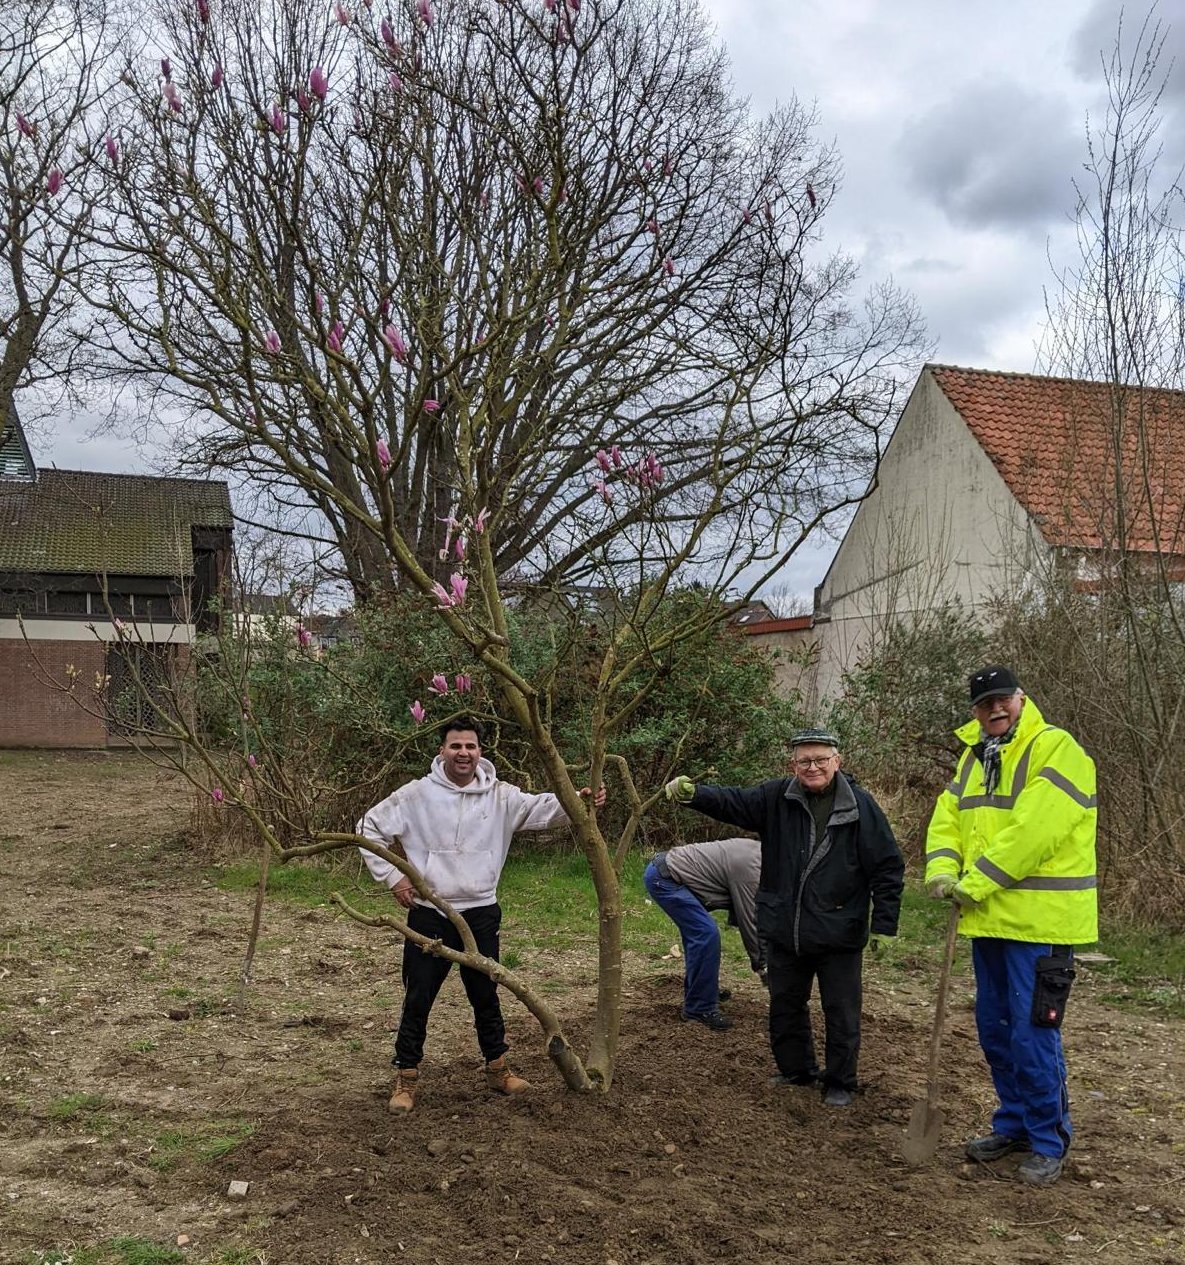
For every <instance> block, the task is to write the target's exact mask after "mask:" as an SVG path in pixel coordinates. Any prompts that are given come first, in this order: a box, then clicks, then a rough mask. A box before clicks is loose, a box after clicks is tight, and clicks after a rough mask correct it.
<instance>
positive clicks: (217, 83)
mask: <svg viewBox="0 0 1185 1265" xmlns="http://www.w3.org/2000/svg"><path fill="white" fill-rule="evenodd" d="M224 78H225V76H224V75H223V73H222V63H221V62H215V63H214V73H213V74H212V75H211V76H210V87H211V88H213V89H214V91H215V92H217V91H218V89H219V88H221V87H222V80H223V79H224Z"/></svg>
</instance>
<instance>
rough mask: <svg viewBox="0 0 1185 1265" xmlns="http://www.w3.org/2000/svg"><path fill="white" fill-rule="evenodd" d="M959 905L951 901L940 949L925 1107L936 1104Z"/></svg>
mask: <svg viewBox="0 0 1185 1265" xmlns="http://www.w3.org/2000/svg"><path fill="white" fill-rule="evenodd" d="M959 913H960V910H959V906H958V902H956V901H951V910H950V918H949V920H948V921H947V924H946V943H945V945H944V946H943V951H942V970H941V972H940V973H939V976H938V1000H937V1002H936V1004H935V1006H934V1030H933V1031H932V1032H931V1033H930V1070H929V1073H928V1079H927V1082H926V1109H927V1111H933V1110H934V1109H935V1108H936V1107H937V1106H938V1053H939V1050H940V1049H941V1047H942V1029H943V1026H944V1024H945V1023H946V999H947V996H948V995H949V993H950V973H951V967H952V965H953V964H954V960H955V943H956V941H957V939H958V935H959Z"/></svg>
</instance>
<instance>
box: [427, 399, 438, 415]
mask: <svg viewBox="0 0 1185 1265" xmlns="http://www.w3.org/2000/svg"><path fill="white" fill-rule="evenodd" d="M424 412H425V413H439V412H440V401H439V400H425V401H424Z"/></svg>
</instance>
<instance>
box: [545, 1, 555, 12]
mask: <svg viewBox="0 0 1185 1265" xmlns="http://www.w3.org/2000/svg"><path fill="white" fill-rule="evenodd" d="M543 7H544V8H545V9H546V10H547V12H548V13H554V12H555V0H543Z"/></svg>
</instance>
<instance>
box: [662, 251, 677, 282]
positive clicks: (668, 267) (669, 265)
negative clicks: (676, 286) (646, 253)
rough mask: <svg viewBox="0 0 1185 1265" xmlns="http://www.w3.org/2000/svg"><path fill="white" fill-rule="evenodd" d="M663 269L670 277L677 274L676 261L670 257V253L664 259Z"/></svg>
mask: <svg viewBox="0 0 1185 1265" xmlns="http://www.w3.org/2000/svg"><path fill="white" fill-rule="evenodd" d="M662 270H663V272H665V273H666V274H667V276H668V277H673V276H674V275H675V261H674V260H673V259H672V258H671V257H670V255H668V256H667V257H666V258H665V259H664V260H663V261H662Z"/></svg>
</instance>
